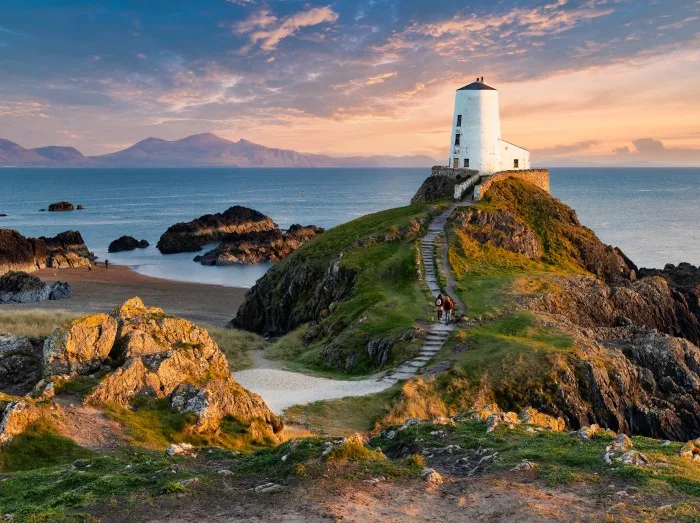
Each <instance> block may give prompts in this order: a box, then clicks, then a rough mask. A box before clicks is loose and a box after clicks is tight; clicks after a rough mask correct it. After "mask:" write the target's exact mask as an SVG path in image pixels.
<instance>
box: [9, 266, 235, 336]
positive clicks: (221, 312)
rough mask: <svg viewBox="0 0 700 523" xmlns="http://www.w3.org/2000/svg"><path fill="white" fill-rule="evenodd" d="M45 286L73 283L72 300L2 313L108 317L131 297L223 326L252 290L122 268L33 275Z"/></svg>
mask: <svg viewBox="0 0 700 523" xmlns="http://www.w3.org/2000/svg"><path fill="white" fill-rule="evenodd" d="M33 274H34V275H35V276H38V277H39V278H41V279H42V280H44V281H49V282H54V281H57V280H60V281H66V282H68V283H70V285H71V289H72V297H71V298H70V299H68V300H58V301H43V302H38V303H21V304H9V305H0V310H19V309H53V310H59V309H60V310H67V311H76V312H108V311H110V310H112V308H113V307H114V306H115V305H119V304H121V303H122V302H124V301H125V300H126V299H128V298H131V297H132V296H139V297H140V298H141V299H142V300H143V301H144V303H146V305H150V306H156V307H161V308H163V309H164V310H165V311H167V312H168V313H170V314H174V315H176V316H181V317H183V318H187V319H189V320H191V321H194V322H199V323H202V322H203V323H208V324H210V325H214V326H219V327H221V326H224V325H225V324H226V323H228V322H229V321H230V320H231V319H232V318H233V317H234V316H235V314H236V311H237V310H238V307H239V305H240V304H241V302H242V301H243V297H244V296H245V293H246V291H247V289H241V288H235V287H222V286H220V285H205V284H200V283H182V282H174V281H170V280H163V279H160V278H152V277H149V276H143V275H141V274H139V273H137V272H135V271H133V270H132V269H131V268H129V267H127V266H123V265H110V267H109V269H105V268H104V264H100V265H99V266H97V267H93V269H92V271H88V269H87V267H77V268H68V269H43V270H40V271H36V272H34V273H33Z"/></svg>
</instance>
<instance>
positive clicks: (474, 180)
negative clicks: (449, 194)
mask: <svg viewBox="0 0 700 523" xmlns="http://www.w3.org/2000/svg"><path fill="white" fill-rule="evenodd" d="M480 180H481V175H479V174H475V175H473V176H470V177H469V178H467V179H466V180H465V181H463V182H462V183H456V184H455V190H454V199H455V200H461V199H462V198H463V197H464V195H465V194H466V193H467V192H468V191H469V189H471V188H472V187H474V186H475V185H477V184H478V183H479V181H480Z"/></svg>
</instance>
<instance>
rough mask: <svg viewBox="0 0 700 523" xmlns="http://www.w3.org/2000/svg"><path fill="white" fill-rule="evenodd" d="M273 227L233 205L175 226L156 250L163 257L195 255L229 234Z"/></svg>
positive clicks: (267, 219) (256, 214)
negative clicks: (185, 253) (223, 210)
mask: <svg viewBox="0 0 700 523" xmlns="http://www.w3.org/2000/svg"><path fill="white" fill-rule="evenodd" d="M276 227H277V226H276V225H275V222H273V221H272V219H271V218H270V217H268V216H265V215H264V214H262V213H260V212H258V211H256V210H254V209H249V208H247V207H241V206H240V205H235V206H233V207H230V208H229V209H227V210H226V211H225V212H223V213H216V214H205V215H203V216H200V217H199V218H197V219H196V220H192V221H190V222H181V223H176V224H175V225H173V226H171V227H169V228H168V230H167V231H165V233H163V235H162V236H161V237H160V239H159V240H158V243H157V245H156V247H157V248H158V250H159V251H160V252H162V253H163V254H172V253H177V252H195V251H199V250H201V249H202V247H203V246H204V245H206V244H208V243H215V242H217V241H222V240H223V239H224V238H225V236H227V235H230V234H246V233H251V232H260V231H269V230H273V229H275V228H276Z"/></svg>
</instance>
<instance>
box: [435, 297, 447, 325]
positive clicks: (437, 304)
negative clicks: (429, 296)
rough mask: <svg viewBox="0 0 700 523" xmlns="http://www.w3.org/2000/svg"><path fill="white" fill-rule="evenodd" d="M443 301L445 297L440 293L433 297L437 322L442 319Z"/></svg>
mask: <svg viewBox="0 0 700 523" xmlns="http://www.w3.org/2000/svg"><path fill="white" fill-rule="evenodd" d="M444 302H445V298H444V297H443V295H442V293H440V294H438V296H437V298H435V308H436V309H437V320H438V322H440V321H442V305H443V303H444Z"/></svg>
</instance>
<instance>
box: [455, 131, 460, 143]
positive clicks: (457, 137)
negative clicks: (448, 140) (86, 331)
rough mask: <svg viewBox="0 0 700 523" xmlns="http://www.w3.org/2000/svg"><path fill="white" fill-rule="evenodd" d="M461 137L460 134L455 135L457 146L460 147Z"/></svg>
mask: <svg viewBox="0 0 700 523" xmlns="http://www.w3.org/2000/svg"><path fill="white" fill-rule="evenodd" d="M459 136H460V134H459V133H457V134H455V145H459Z"/></svg>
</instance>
